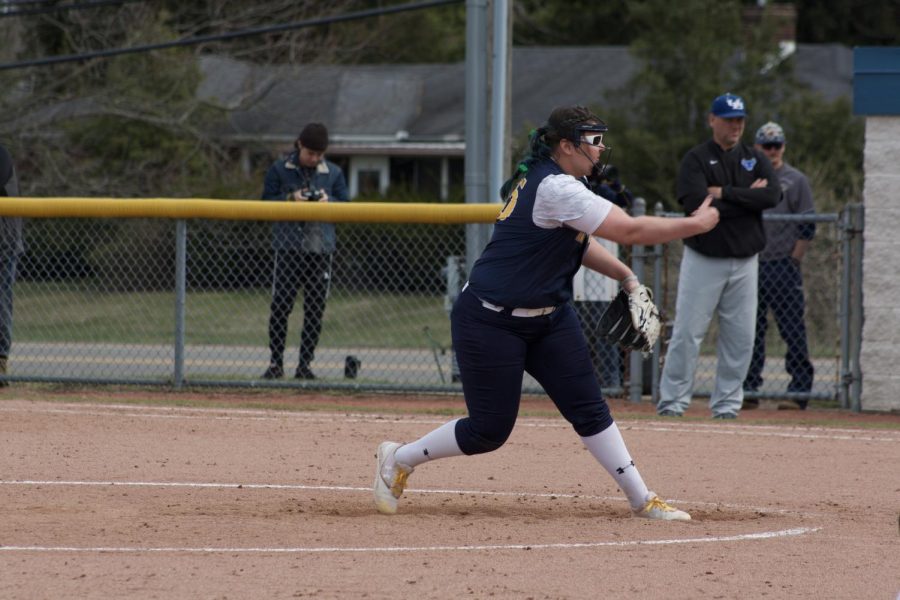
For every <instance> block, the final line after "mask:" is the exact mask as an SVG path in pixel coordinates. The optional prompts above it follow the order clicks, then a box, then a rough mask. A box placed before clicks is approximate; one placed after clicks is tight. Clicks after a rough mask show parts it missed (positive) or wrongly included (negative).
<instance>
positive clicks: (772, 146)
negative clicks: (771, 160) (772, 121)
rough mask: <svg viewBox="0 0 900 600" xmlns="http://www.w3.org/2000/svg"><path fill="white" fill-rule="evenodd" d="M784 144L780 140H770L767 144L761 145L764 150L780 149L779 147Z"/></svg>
mask: <svg viewBox="0 0 900 600" xmlns="http://www.w3.org/2000/svg"><path fill="white" fill-rule="evenodd" d="M782 146H784V144H782V143H781V142H771V143H769V144H763V145H762V147H763V149H764V150H781V147H782Z"/></svg>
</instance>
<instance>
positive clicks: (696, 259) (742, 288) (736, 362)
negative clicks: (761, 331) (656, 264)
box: [657, 246, 759, 416]
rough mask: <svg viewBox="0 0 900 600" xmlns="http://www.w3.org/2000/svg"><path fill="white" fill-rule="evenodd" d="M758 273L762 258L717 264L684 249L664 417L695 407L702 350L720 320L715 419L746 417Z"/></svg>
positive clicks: (659, 407) (712, 404)
mask: <svg viewBox="0 0 900 600" xmlns="http://www.w3.org/2000/svg"><path fill="white" fill-rule="evenodd" d="M758 267H759V262H758V256H757V255H754V256H751V257H749V258H713V257H710V256H705V255H703V254H700V253H699V252H696V251H695V250H692V249H691V248H688V247H687V246H685V247H684V256H683V257H682V259H681V273H680V274H679V276H678V297H677V300H676V305H675V326H674V329H673V331H672V339H671V340H670V341H669V350H668V352H667V353H666V363H665V366H664V368H663V373H662V379H661V381H660V388H659V391H660V400H659V404H658V405H657V411H658V412H662V411H664V410H669V411H673V412H675V413H678V414H681V413H683V412H684V411H685V409H687V407H688V405H689V404H690V403H691V395H692V393H693V389H694V375H695V371H696V369H697V356H698V354H699V353H700V344H701V343H702V342H703V338H704V337H705V336H706V332H707V330H708V329H709V323H710V321H711V320H712V317H713V315H714V314H718V317H719V334H718V340H717V343H716V353H717V359H718V360H717V365H716V381H715V387H714V389H713V392H712V396H711V397H710V400H709V407H710V410H711V411H712V414H713V416H716V415H721V414H726V413H734V414H737V413H738V412H739V411H740V409H741V404H742V403H743V401H744V390H743V383H744V377H746V375H747V369H748V368H749V367H750V359H751V357H752V355H753V338H754V335H755V330H756V305H757V278H758Z"/></svg>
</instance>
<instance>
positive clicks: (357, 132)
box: [198, 44, 853, 199]
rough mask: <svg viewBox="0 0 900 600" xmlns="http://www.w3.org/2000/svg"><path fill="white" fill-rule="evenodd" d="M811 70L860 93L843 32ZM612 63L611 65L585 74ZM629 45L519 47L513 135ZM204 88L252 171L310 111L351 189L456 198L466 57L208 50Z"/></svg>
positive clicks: (800, 56) (810, 76)
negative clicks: (255, 59) (298, 61)
mask: <svg viewBox="0 0 900 600" xmlns="http://www.w3.org/2000/svg"><path fill="white" fill-rule="evenodd" d="M794 60H795V65H796V74H797V77H798V79H799V80H800V81H801V82H804V83H806V84H808V85H810V86H811V87H812V88H813V89H815V90H818V91H819V92H820V93H822V94H823V96H824V97H825V98H827V99H835V98H838V97H841V96H846V97H850V95H851V94H852V80H853V55H852V51H851V50H850V49H849V48H846V47H844V46H841V45H838V44H826V45H809V44H800V45H798V46H797V47H796V50H795V52H794ZM590 65H603V70H602V76H599V75H598V76H586V74H589V73H591V72H592V71H591V69H590V68H586V66H590ZM637 66H638V65H637V64H636V61H635V59H634V57H633V56H632V55H631V54H630V53H629V51H628V48H627V47H624V46H590V47H571V46H569V47H522V48H514V49H513V51H512V77H511V81H512V85H511V88H510V93H511V107H510V111H511V114H510V122H511V128H510V129H511V131H510V134H511V135H517V134H518V133H522V132H525V131H527V130H528V129H530V128H532V127H535V126H537V125H539V124H540V123H541V122H542V121H543V119H545V118H546V116H547V114H549V112H550V111H551V110H552V109H553V108H554V107H556V106H559V105H562V104H567V103H571V102H572V101H573V99H582V100H583V101H596V100H599V99H602V98H603V96H604V94H605V93H606V92H607V91H609V90H614V89H618V88H620V87H621V86H623V85H624V84H625V83H627V81H628V80H629V79H630V78H631V76H632V75H633V74H634V73H635V71H636V69H637ZM200 71H201V74H202V81H201V84H200V86H199V89H198V96H199V98H200V99H201V100H202V101H204V102H207V103H210V104H212V105H214V106H218V107H221V108H223V109H225V110H226V114H227V116H226V119H225V120H224V121H223V123H222V124H221V125H220V127H219V128H218V129H217V130H216V131H215V132H214V135H215V136H216V137H218V138H219V139H220V140H222V141H225V142H226V143H228V144H230V145H233V146H235V147H237V148H240V149H241V150H242V152H243V156H244V157H245V159H246V165H247V167H246V168H247V169H248V171H249V170H250V164H251V162H253V161H252V158H253V157H254V156H256V157H257V160H258V161H266V162H267V161H268V160H271V158H272V157H273V156H276V155H278V154H279V153H281V152H284V151H287V150H288V149H290V147H291V145H292V144H293V141H294V140H295V139H296V136H297V134H298V132H299V131H300V130H301V129H302V128H303V126H304V125H305V124H306V123H308V122H310V121H321V122H323V123H325V124H326V125H327V126H328V128H329V132H330V133H331V138H332V143H331V146H330V148H329V152H328V154H329V157H331V158H332V159H333V160H336V161H337V162H339V163H340V164H342V166H344V168H345V170H346V173H347V177H348V184H349V186H350V192H351V195H352V196H356V195H358V194H360V193H373V192H375V193H382V194H383V193H385V192H386V191H387V190H388V188H389V186H391V185H397V184H405V185H407V186H409V187H410V188H413V189H415V190H417V191H419V192H425V193H432V194H434V195H435V196H436V197H439V198H441V199H446V198H448V196H449V195H451V191H452V190H453V189H459V190H461V189H462V186H463V162H462V161H463V155H464V152H465V139H464V132H465V122H464V121H465V106H464V102H465V98H464V95H465V67H464V64H463V63H453V64H400V65H272V66H257V65H253V64H250V63H247V62H242V61H239V60H236V59H233V58H228V57H224V56H204V57H202V58H201V59H200Z"/></svg>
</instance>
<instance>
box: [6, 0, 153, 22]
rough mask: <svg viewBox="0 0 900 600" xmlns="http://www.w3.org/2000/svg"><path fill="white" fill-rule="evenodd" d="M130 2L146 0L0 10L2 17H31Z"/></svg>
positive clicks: (103, 0)
mask: <svg viewBox="0 0 900 600" xmlns="http://www.w3.org/2000/svg"><path fill="white" fill-rule="evenodd" d="M129 2H144V0H94V1H92V2H82V3H81V4H55V5H53V6H40V7H38V8H17V9H16V10H8V11H5V12H3V11H0V18H3V17H30V16H32V15H44V14H47V13H55V12H62V11H66V10H82V9H85V8H103V7H104V6H116V5H119V4H126V3H129ZM38 3H44V2H42V1H41V0H28V1H27V2H23V4H38ZM7 6H8V5H7Z"/></svg>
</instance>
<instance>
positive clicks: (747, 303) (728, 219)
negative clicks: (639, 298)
mask: <svg viewBox="0 0 900 600" xmlns="http://www.w3.org/2000/svg"><path fill="white" fill-rule="evenodd" d="M746 116H747V113H746V111H745V109H744V100H743V99H742V98H741V97H740V96H736V95H734V94H722V95H721V96H719V97H717V98H716V99H715V100H713V103H712V106H711V108H710V111H709V116H708V124H709V127H710V129H711V130H712V139H710V140H708V141H706V142H704V143H702V144H700V145H698V146H695V147H694V148H692V149H691V150H689V151H688V153H687V154H686V155H685V156H684V158H683V159H682V161H681V168H680V170H679V173H678V181H677V185H676V194H677V198H678V202H679V203H680V204H681V205H682V206H683V207H684V210H685V212H686V213H688V214H690V213H691V212H692V211H694V210H696V209H697V207H698V206H700V204H701V203H702V202H703V199H704V198H705V197H706V196H707V195H710V194H711V195H712V197H713V202H712V205H713V206H715V207H716V208H718V209H719V211H720V214H721V219H720V221H719V223H718V225H716V226H715V227H714V228H713V229H712V230H711V231H709V232H707V233H702V234H699V235H695V236H693V237H689V238H685V240H684V255H683V257H682V259H681V270H680V272H679V276H678V297H677V298H676V300H675V325H674V327H673V329H672V338H671V340H670V342H669V349H668V352H667V353H666V362H665V366H664V368H663V373H662V378H661V381H660V387H659V391H660V400H659V404H658V405H657V412H658V413H659V415H661V416H666V417H680V416H681V415H682V414H683V413H684V411H685V410H686V409H687V407H688V405H689V404H690V402H691V396H692V395H693V391H694V373H695V371H696V369H697V357H698V355H699V353H700V344H701V342H702V341H703V338H704V337H705V336H706V332H707V330H708V329H709V324H710V322H711V321H712V317H713V315H718V324H719V333H718V337H717V340H716V357H717V364H716V379H715V384H714V388H713V391H712V395H711V396H710V399H709V408H710V411H711V412H712V416H713V418H715V419H734V418H736V417H737V416H738V413H739V412H740V410H741V405H742V404H743V400H744V389H743V383H744V378H745V377H746V376H747V369H748V368H749V366H750V358H751V355H752V352H753V336H754V333H755V326H756V304H757V276H758V266H759V263H758V261H757V258H758V255H759V252H760V251H761V250H762V249H763V248H764V247H765V245H766V235H765V231H764V230H763V224H762V212H763V211H764V210H765V209H767V208H772V207H773V206H775V205H776V204H777V203H778V200H779V199H780V198H781V188H780V187H779V185H778V179H777V178H776V176H775V171H774V170H773V169H772V163H770V162H769V159H768V158H766V156H765V154H763V153H762V151H760V150H757V149H756V148H754V147H752V146H750V145H748V144H744V143H742V142H741V135H742V134H743V133H744V121H745V119H746Z"/></svg>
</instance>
